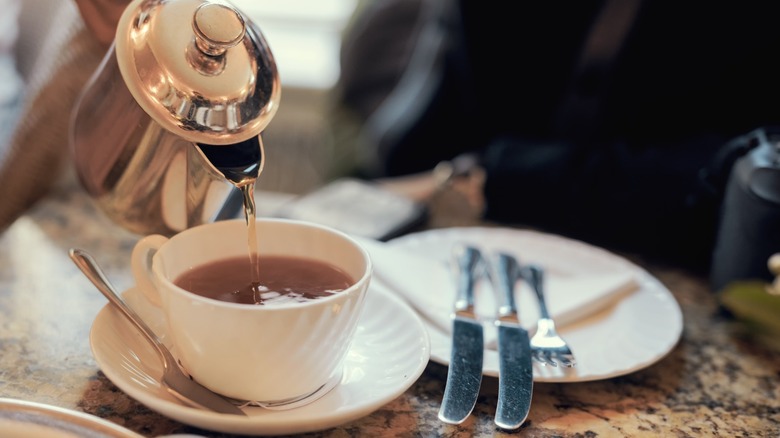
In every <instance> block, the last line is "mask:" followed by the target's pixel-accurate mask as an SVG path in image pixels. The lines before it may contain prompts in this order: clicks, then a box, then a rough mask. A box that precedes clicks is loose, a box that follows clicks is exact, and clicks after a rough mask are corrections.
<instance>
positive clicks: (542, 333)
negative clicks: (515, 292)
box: [519, 265, 577, 367]
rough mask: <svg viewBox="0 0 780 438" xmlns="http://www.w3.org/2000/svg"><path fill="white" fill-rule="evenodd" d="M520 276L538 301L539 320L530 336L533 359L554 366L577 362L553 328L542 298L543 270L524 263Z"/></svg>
mask: <svg viewBox="0 0 780 438" xmlns="http://www.w3.org/2000/svg"><path fill="white" fill-rule="evenodd" d="M519 275H520V277H521V278H523V279H524V280H526V281H527V282H528V283H530V284H531V288H532V289H533V290H534V292H535V294H536V299H537V301H538V302H539V315H540V317H539V321H538V322H537V323H536V333H534V335H533V336H532V337H531V353H532V355H533V358H534V360H536V361H537V362H539V363H541V364H542V365H552V366H554V367H557V366H558V363H561V364H562V365H563V366H565V367H573V366H575V365H576V364H577V361H576V360H575V359H574V353H572V351H571V348H569V345H568V344H567V343H566V341H565V340H564V339H563V338H562V337H561V336H560V335H558V332H557V331H556V330H555V322H554V321H553V320H552V318H550V313H549V312H548V311H547V303H546V301H545V298H544V271H543V270H542V268H540V267H539V266H536V265H526V266H523V267H522V268H521V270H520V274H519Z"/></svg>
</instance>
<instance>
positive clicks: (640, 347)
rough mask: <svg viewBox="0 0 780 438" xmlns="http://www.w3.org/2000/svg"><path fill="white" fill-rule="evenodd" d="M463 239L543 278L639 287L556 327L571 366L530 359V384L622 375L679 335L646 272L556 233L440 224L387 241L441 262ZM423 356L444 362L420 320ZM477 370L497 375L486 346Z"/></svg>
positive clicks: (675, 309) (667, 296)
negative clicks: (587, 277)
mask: <svg viewBox="0 0 780 438" xmlns="http://www.w3.org/2000/svg"><path fill="white" fill-rule="evenodd" d="M457 242H462V243H469V244H472V245H474V246H477V247H479V248H481V249H483V250H485V251H493V250H502V251H506V252H509V253H511V254H513V255H515V256H516V257H517V258H518V260H519V261H520V262H521V263H535V264H538V265H540V266H542V267H544V268H545V269H546V272H547V274H548V275H549V276H554V275H559V276H575V275H578V274H583V275H584V274H592V273H610V272H622V271H625V270H630V271H633V272H635V274H636V279H637V282H638V283H639V286H640V287H639V288H638V289H637V290H636V291H634V292H633V293H631V294H629V295H627V296H626V297H625V298H622V299H621V300H619V301H618V302H617V303H615V304H614V305H612V306H609V307H608V308H606V309H604V310H602V311H600V312H598V313H596V314H593V315H590V316H588V317H586V318H583V319H581V320H578V321H576V322H573V323H571V324H568V325H566V326H560V327H558V332H559V334H560V335H561V336H563V337H564V338H565V339H566V341H567V342H568V343H569V345H570V346H571V348H572V350H573V352H574V354H575V356H576V358H577V366H576V367H575V368H563V367H557V368H556V367H550V366H547V367H544V366H541V365H539V364H536V363H535V364H534V381H536V382H584V381H591V380H600V379H607V378H611V377H616V376H620V375H624V374H628V373H631V372H634V371H637V370H640V369H642V368H645V367H647V366H650V365H652V364H653V363H655V362H657V361H659V360H660V359H661V358H663V357H664V356H665V355H666V354H668V353H669V352H670V351H671V350H672V348H674V346H675V345H676V344H677V342H678V340H679V339H680V336H681V335H682V328H683V318H682V311H681V309H680V306H679V305H678V303H677V301H676V300H675V299H674V297H673V296H672V294H671V292H670V291H669V290H668V289H667V288H666V287H665V286H664V285H663V284H661V282H660V281H658V280H657V279H656V278H655V277H653V276H652V275H650V274H649V273H648V272H647V271H645V270H644V269H642V268H640V267H639V266H637V265H635V264H633V263H631V262H630V261H628V260H626V259H625V258H622V257H620V256H617V255H615V254H613V253H610V252H608V251H606V250H604V249H601V248H598V247H595V246H591V245H589V244H586V243H584V242H580V241H576V240H571V239H567V238H564V237H561V236H557V235H552V234H545V233H539V232H535V231H527V230H516V229H510V228H488V227H462V228H444V229H437V230H429V231H423V232H419V233H413V234H408V235H405V236H402V237H399V238H396V239H393V240H390V241H389V242H388V245H390V246H391V247H393V248H402V249H404V250H411V251H414V252H415V253H416V254H418V255H422V256H427V257H431V258H434V259H438V260H441V261H447V260H449V257H450V255H451V253H450V251H451V248H452V246H453V245H454V244H455V243H457ZM426 326H427V327H428V333H429V334H430V337H431V360H433V361H434V362H437V363H440V364H443V365H448V364H449V360H450V344H451V339H450V335H449V334H447V333H444V332H443V331H441V330H440V329H438V328H436V327H435V326H433V325H432V324H430V323H426ZM483 374H485V375H488V376H494V377H496V376H498V353H497V352H496V351H495V350H491V349H486V350H485V356H484V360H483Z"/></svg>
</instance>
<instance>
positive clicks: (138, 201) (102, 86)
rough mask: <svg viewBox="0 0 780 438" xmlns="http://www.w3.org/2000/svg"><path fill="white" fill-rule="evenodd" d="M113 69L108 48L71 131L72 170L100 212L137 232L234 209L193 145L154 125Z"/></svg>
mask: <svg viewBox="0 0 780 438" xmlns="http://www.w3.org/2000/svg"><path fill="white" fill-rule="evenodd" d="M118 74H119V72H118V66H117V62H116V54H115V51H114V49H113V46H112V47H111V49H110V50H109V52H108V53H107V55H106V57H105V59H104V60H103V63H102V64H101V66H100V68H99V69H98V71H97V72H96V74H95V75H94V76H93V78H92V79H91V81H90V83H89V84H88V85H87V87H86V88H85V89H84V92H83V93H82V95H81V97H80V98H79V100H78V102H77V104H76V107H75V111H74V118H73V120H72V124H71V131H70V134H71V146H72V154H73V158H74V164H75V166H76V173H77V175H78V178H79V180H80V182H81V184H82V185H83V187H84V188H85V189H86V191H87V193H88V194H89V195H90V196H91V197H92V198H93V199H94V200H95V201H96V203H97V205H98V206H99V207H100V208H101V210H103V212H104V213H105V214H106V215H107V216H108V217H109V218H110V219H111V220H113V221H114V222H116V223H117V224H119V225H120V226H122V227H124V228H126V229H128V230H130V231H132V232H134V233H137V234H141V235H145V234H153V233H154V234H163V235H172V234H175V233H177V232H179V231H182V230H184V229H186V228H190V227H192V226H195V225H199V224H202V223H207V222H212V221H214V220H217V219H218V218H220V217H230V216H234V215H236V214H237V213H238V212H239V211H240V194H238V193H237V192H236V189H235V188H234V187H233V185H232V184H230V183H229V182H228V181H226V180H225V179H224V178H223V177H222V175H221V174H219V173H217V172H214V171H213V169H212V166H210V165H209V163H208V162H207V161H206V159H205V158H204V157H203V154H202V153H200V151H199V150H198V148H196V147H195V144H194V143H192V142H191V141H188V140H185V139H184V138H181V137H179V136H177V135H175V134H173V133H171V132H170V131H168V130H166V129H165V128H163V127H162V126H161V125H160V124H158V123H156V122H155V121H154V120H153V119H152V118H151V117H150V116H149V115H148V114H147V113H146V112H145V111H144V110H143V109H142V108H141V106H140V105H138V103H137V102H136V100H135V99H134V98H133V96H132V94H131V93H130V91H129V90H128V88H127V87H126V86H125V83H124V81H122V80H112V79H108V78H113V79H116V78H118ZM107 96H110V98H107ZM237 203H238V204H237Z"/></svg>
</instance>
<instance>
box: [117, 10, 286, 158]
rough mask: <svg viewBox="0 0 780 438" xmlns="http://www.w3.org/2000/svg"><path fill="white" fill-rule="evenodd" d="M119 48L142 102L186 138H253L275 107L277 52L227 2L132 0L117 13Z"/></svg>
mask: <svg viewBox="0 0 780 438" xmlns="http://www.w3.org/2000/svg"><path fill="white" fill-rule="evenodd" d="M115 51H116V59H117V63H118V65H119V70H120V71H121V74H122V78H123V79H124V81H125V84H126V85H127V88H128V89H129V90H130V92H131V93H132V95H133V97H134V98H135V100H136V101H137V102H138V104H139V105H140V106H141V107H142V108H143V109H144V111H146V112H147V113H148V114H149V116H150V117H151V118H152V119H154V120H155V121H156V122H157V123H159V124H160V125H162V126H163V127H164V128H166V129H167V130H168V131H171V132H172V133H174V134H176V135H178V136H180V137H183V138H184V139H186V140H188V141H191V142H195V143H206V144H211V145H225V144H233V143H238V142H241V141H245V140H248V139H250V138H252V137H254V136H257V135H259V134H260V132H261V131H262V130H263V129H264V128H265V127H266V126H267V125H268V123H269V122H270V121H271V118H273V116H274V114H275V113H276V110H277V109H278V106H279V99H280V94H281V85H280V82H279V75H278V72H277V68H276V62H275V60H274V57H273V54H272V53H271V50H270V48H269V47H268V44H267V43H266V41H265V38H264V37H263V35H262V33H261V32H260V30H259V29H258V28H257V27H256V26H255V25H254V24H253V23H252V22H251V21H249V20H246V19H245V18H244V16H243V15H242V14H241V12H240V11H239V10H237V9H236V8H235V7H234V6H232V5H230V4H229V3H227V2H222V1H204V0H134V1H133V2H131V3H130V4H129V5H128V6H127V8H126V9H125V11H124V13H123V14H122V17H121V18H120V21H119V24H118V27H117V33H116V39H115Z"/></svg>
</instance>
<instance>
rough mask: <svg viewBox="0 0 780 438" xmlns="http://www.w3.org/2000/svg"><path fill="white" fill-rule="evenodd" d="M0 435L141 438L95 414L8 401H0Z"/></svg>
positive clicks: (32, 437)
mask: <svg viewBox="0 0 780 438" xmlns="http://www.w3.org/2000/svg"><path fill="white" fill-rule="evenodd" d="M0 436H2V437H14V438H39V437H47V438H83V437H91V438H142V437H141V435H138V434H137V433H135V432H132V431H130V430H128V429H125V428H123V427H121V426H119V425H117V424H114V423H112V422H110V421H108V420H104V419H102V418H99V417H96V416H94V415H89V414H86V413H84V412H78V411H72V410H69V409H64V408H61V407H58V406H51V405H45V404H41V403H36V402H31V401H24V400H15V399H10V398H0Z"/></svg>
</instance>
